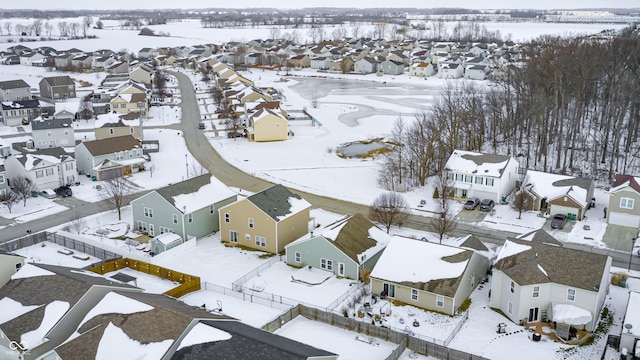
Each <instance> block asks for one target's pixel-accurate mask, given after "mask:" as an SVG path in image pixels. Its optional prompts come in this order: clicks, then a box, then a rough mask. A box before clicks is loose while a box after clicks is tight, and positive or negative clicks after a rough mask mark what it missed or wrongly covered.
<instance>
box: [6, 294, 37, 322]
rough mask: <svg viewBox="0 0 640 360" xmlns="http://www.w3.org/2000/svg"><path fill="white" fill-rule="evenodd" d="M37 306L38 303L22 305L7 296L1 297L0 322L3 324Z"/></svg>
mask: <svg viewBox="0 0 640 360" xmlns="http://www.w3.org/2000/svg"><path fill="white" fill-rule="evenodd" d="M39 307H40V305H22V304H21V303H20V302H18V301H15V300H13V299H11V298H9V297H5V298H2V299H0V309H2V311H0V324H4V323H5V322H7V321H9V320H11V319H15V318H17V317H18V316H20V315H22V314H26V313H28V312H29V311H31V310H34V309H36V308H39Z"/></svg>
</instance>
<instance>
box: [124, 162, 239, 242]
mask: <svg viewBox="0 0 640 360" xmlns="http://www.w3.org/2000/svg"><path fill="white" fill-rule="evenodd" d="M234 201H236V194H235V193H234V192H233V191H231V189H229V188H228V187H227V186H226V185H224V184H223V183H222V182H220V181H219V180H218V179H216V178H215V177H213V176H211V175H210V174H205V175H201V176H198V177H195V178H192V179H188V180H185V181H182V182H179V183H176V184H173V185H169V186H167V187H164V188H161V189H157V190H153V191H151V192H149V193H148V194H146V195H143V196H141V197H139V198H137V199H135V200H133V201H132V202H131V208H132V213H133V227H134V229H135V230H137V231H140V232H143V233H146V234H148V235H149V236H152V237H153V236H156V235H160V234H164V233H175V234H178V235H180V237H182V239H183V240H185V241H186V240H188V239H189V238H191V237H196V238H199V237H202V236H205V235H208V234H211V233H212V232H215V231H218V230H219V228H220V223H219V216H218V209H219V208H220V207H222V206H225V205H227V204H230V203H232V202H234Z"/></svg>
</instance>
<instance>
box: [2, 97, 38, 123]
mask: <svg viewBox="0 0 640 360" xmlns="http://www.w3.org/2000/svg"><path fill="white" fill-rule="evenodd" d="M1 106H2V122H3V123H4V124H5V125H7V126H20V125H27V124H29V122H31V120H33V119H35V118H36V117H38V116H40V112H41V104H40V101H38V100H16V101H3V102H2V103H1Z"/></svg>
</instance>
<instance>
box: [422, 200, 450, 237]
mask: <svg viewBox="0 0 640 360" xmlns="http://www.w3.org/2000/svg"><path fill="white" fill-rule="evenodd" d="M444 206H445V207H443V205H442V203H440V202H438V209H437V211H436V216H435V217H432V218H430V219H429V221H428V222H427V229H428V230H429V231H432V232H434V233H436V234H438V235H439V236H440V243H442V238H443V237H444V235H445V234H447V233H449V232H451V231H453V229H455V227H456V221H455V215H454V214H453V212H452V211H451V208H450V207H449V202H448V201H447V202H445V204H444Z"/></svg>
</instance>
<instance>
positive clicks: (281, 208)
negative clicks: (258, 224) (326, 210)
mask: <svg viewBox="0 0 640 360" xmlns="http://www.w3.org/2000/svg"><path fill="white" fill-rule="evenodd" d="M246 200H248V201H250V202H251V203H253V204H254V205H255V206H256V207H258V208H259V209H260V210H262V211H263V212H264V213H265V214H267V215H269V216H270V217H271V218H272V219H274V220H276V221H282V220H284V219H287V218H289V217H291V216H293V215H295V214H298V213H299V212H301V211H303V210H305V209H308V208H310V207H311V204H310V203H309V202H308V201H307V200H305V199H303V198H302V197H301V196H300V195H298V194H294V193H293V192H291V191H290V190H289V189H287V188H285V187H284V186H282V185H280V184H278V185H275V186H272V187H270V188H268V189H266V190H264V191H261V192H259V193H257V194H253V195H251V196H249V197H248V198H247V199H246ZM241 201H242V200H241Z"/></svg>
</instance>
